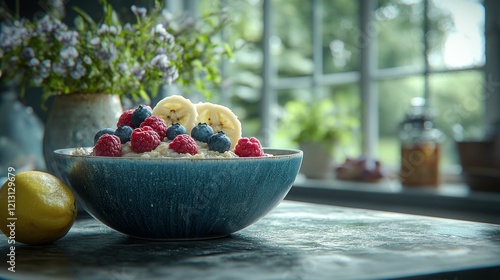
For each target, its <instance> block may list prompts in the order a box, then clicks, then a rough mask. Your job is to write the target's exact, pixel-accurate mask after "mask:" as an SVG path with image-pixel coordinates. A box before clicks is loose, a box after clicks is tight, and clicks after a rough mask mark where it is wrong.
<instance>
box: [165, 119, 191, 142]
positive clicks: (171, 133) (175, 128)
mask: <svg viewBox="0 0 500 280" xmlns="http://www.w3.org/2000/svg"><path fill="white" fill-rule="evenodd" d="M181 134H187V132H186V128H185V127H184V126H182V124H179V123H174V124H173V125H171V126H169V127H168V128H167V138H168V140H174V138H175V137H176V136H177V135H181Z"/></svg>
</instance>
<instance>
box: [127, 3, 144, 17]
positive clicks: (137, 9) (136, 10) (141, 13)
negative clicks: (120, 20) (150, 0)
mask: <svg viewBox="0 0 500 280" xmlns="http://www.w3.org/2000/svg"><path fill="white" fill-rule="evenodd" d="M130 9H131V10H132V12H133V13H134V14H136V15H138V16H140V17H144V16H146V13H147V12H148V10H147V9H146V8H143V7H137V6H136V5H132V7H130Z"/></svg>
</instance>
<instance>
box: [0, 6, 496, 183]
mask: <svg viewBox="0 0 500 280" xmlns="http://www.w3.org/2000/svg"><path fill="white" fill-rule="evenodd" d="M14 2H15V1H5V2H4V5H8V6H9V5H10V7H14ZM35 2H36V1H21V6H20V7H21V11H22V13H23V14H24V15H25V16H27V17H31V16H33V15H35V14H36V13H37V11H39V10H40V9H41V8H40V5H39V4H40V3H38V5H37V4H36V3H35ZM40 2H42V1H40ZM63 2H64V3H65V4H66V6H67V7H68V9H67V21H68V22H70V21H71V17H72V16H74V14H72V11H71V8H70V7H71V6H74V5H78V6H79V7H81V8H83V9H85V10H87V11H88V12H89V13H96V14H98V13H100V12H101V11H100V10H99V5H97V4H96V3H97V0H89V1H72V0H66V1H63ZM94 2H95V3H94ZM108 2H109V3H111V4H113V6H114V7H115V8H117V9H118V10H120V9H123V10H124V11H126V12H129V9H130V5H132V4H135V5H137V6H144V7H152V5H154V1H145V0H143V1H111V0H109V1H108ZM217 5H220V6H221V7H224V9H227V15H228V17H229V19H230V22H231V23H230V24H229V25H228V27H226V28H225V29H224V30H223V32H222V33H221V34H220V39H221V40H225V41H227V42H229V43H230V45H231V46H232V48H233V52H234V57H232V58H231V59H228V60H225V61H223V63H222V64H221V65H220V67H221V73H222V78H223V79H222V82H221V84H220V86H219V87H218V88H213V89H211V90H212V91H213V93H214V94H213V97H212V101H213V102H219V103H222V104H224V105H227V106H229V107H231V108H232V109H233V111H235V113H236V114H237V115H238V116H239V118H240V120H241V122H242V127H243V134H244V136H256V137H258V138H259V139H261V141H262V142H263V144H264V145H265V146H273V147H282V148H296V147H298V144H299V143H298V141H297V140H296V138H294V137H295V134H296V132H297V131H299V130H301V129H302V128H301V127H300V126H301V125H302V123H300V122H298V121H295V122H292V123H290V122H289V121H287V119H288V118H289V117H290V110H289V109H290V106H294V105H293V102H294V101H297V100H299V101H305V102H306V103H310V102H313V101H320V102H322V101H325V102H326V100H329V101H332V102H333V105H332V106H333V110H331V111H329V112H327V113H325V114H328V115H330V116H334V120H333V122H335V126H336V127H337V129H338V135H337V136H338V137H337V139H338V141H335V149H334V152H333V155H334V160H335V163H336V164H340V163H342V162H344V160H345V159H346V158H358V157H360V156H363V157H369V158H375V159H377V160H379V161H380V162H381V163H382V165H383V167H384V169H385V170H388V171H389V172H397V170H398V168H399V164H400V157H401V155H400V149H401V148H400V139H399V129H400V127H399V125H400V123H401V122H402V121H403V119H404V118H405V112H406V111H407V110H408V108H409V107H410V103H411V100H412V99H413V98H415V97H422V98H423V99H424V100H425V101H426V104H427V106H429V107H430V108H431V109H432V111H433V114H434V123H435V125H436V127H437V128H439V129H440V130H441V131H442V132H443V133H444V135H445V137H444V140H443V143H442V147H441V152H442V154H441V162H440V165H441V170H442V172H443V173H446V174H451V175H453V174H459V173H460V171H461V166H460V159H459V156H458V152H457V148H456V140H484V139H486V138H492V137H494V136H492V135H493V134H495V133H496V132H495V131H496V130H495V128H496V127H497V126H498V125H497V124H498V120H499V118H500V113H499V111H500V110H498V109H499V108H500V64H499V61H500V51H499V50H500V47H499V46H500V43H499V40H500V38H499V36H500V19H499V18H498V14H499V13H500V4H499V2H498V1H495V0H484V1H480V0H357V1H352V0H328V1H327V0H311V1H302V0H239V1H225V0H219V1H212V0H199V1H197V0H185V1H182V0H169V1H166V9H168V10H169V11H170V12H172V13H173V14H174V15H178V14H182V13H186V12H187V13H190V14H193V15H203V13H206V12H207V11H211V9H213V7H217ZM93 9H95V10H93ZM30 90H31V91H36V90H37V89H30ZM186 95H188V96H191V98H192V99H193V100H197V99H202V98H203V97H202V96H201V95H197V94H196V93H192V92H191V93H186ZM39 96H40V94H30V93H29V92H28V93H27V94H26V96H25V97H24V98H22V99H21V100H20V101H21V102H22V103H23V104H25V105H28V106H30V107H32V108H33V110H34V111H35V113H36V115H37V116H38V117H39V119H40V121H41V123H42V124H43V122H45V120H46V111H44V110H43V109H41V108H40V106H39V104H40V100H39V99H37V98H39ZM132 102H139V101H132ZM48 106H50V100H49V102H48ZM287 106H288V107H287ZM297 110H299V111H300V110H307V107H306V109H297ZM327 121H328V120H327V118H325V119H323V120H318V121H317V123H316V126H318V127H323V126H324V127H328V126H330V125H331V124H329V123H326V122H327ZM311 133H313V132H311ZM2 153H5V152H4V151H2ZM451 177H453V176H451Z"/></svg>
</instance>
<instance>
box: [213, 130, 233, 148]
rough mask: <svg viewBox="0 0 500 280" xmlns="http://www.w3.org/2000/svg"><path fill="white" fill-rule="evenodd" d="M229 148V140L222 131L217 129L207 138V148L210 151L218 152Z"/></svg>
mask: <svg viewBox="0 0 500 280" xmlns="http://www.w3.org/2000/svg"><path fill="white" fill-rule="evenodd" d="M230 148H231V140H230V139H229V137H227V135H226V134H225V133H224V132H223V131H219V132H217V133H216V134H214V135H212V136H210V138H209V139H208V149H209V150H210V151H217V152H219V153H224V152H226V151H229V149H230Z"/></svg>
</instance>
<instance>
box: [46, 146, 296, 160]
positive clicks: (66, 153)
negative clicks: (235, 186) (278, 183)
mask: <svg viewBox="0 0 500 280" xmlns="http://www.w3.org/2000/svg"><path fill="white" fill-rule="evenodd" d="M82 148H83V149H85V150H89V149H92V147H78V148H62V149H56V150H54V152H53V153H54V155H58V156H62V157H68V158H85V159H109V160H116V161H120V160H134V161H135V160H140V161H152V160H158V161H186V160H189V161H228V160H231V161H234V160H251V159H254V160H255V159H280V158H287V157H295V156H302V155H303V151H302V150H299V149H287V148H270V147H264V148H263V149H264V153H266V154H268V153H269V154H271V156H262V157H208V158H198V157H196V158H194V157H149V158H148V157H110V156H90V155H72V154H71V152H73V151H75V150H77V149H82ZM271 151H275V152H278V153H280V152H281V153H282V154H277V155H274V154H272V153H271Z"/></svg>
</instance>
